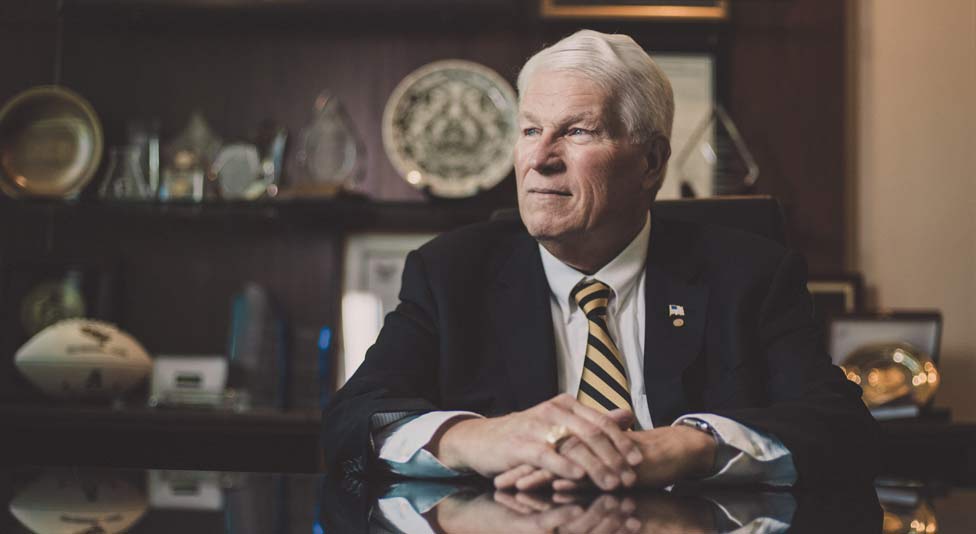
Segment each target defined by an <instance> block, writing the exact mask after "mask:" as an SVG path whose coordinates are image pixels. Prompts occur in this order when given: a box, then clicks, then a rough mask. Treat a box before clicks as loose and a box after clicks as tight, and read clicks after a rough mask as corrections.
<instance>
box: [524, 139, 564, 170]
mask: <svg viewBox="0 0 976 534" xmlns="http://www.w3.org/2000/svg"><path fill="white" fill-rule="evenodd" d="M528 163H529V167H530V168H531V169H532V170H534V171H536V172H538V173H539V174H552V173H557V172H562V171H563V170H565V169H566V165H565V163H564V162H563V158H562V154H561V151H560V149H559V145H558V142H557V141H556V140H554V139H553V138H551V137H550V136H543V137H542V138H540V139H539V141H538V142H537V143H536V144H535V146H533V147H532V153H531V154H530V155H529V160H528Z"/></svg>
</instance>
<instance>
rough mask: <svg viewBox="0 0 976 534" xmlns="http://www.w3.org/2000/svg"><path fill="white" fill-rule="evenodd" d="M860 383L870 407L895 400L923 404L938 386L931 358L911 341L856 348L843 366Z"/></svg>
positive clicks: (887, 403) (916, 404) (846, 372)
mask: <svg viewBox="0 0 976 534" xmlns="http://www.w3.org/2000/svg"><path fill="white" fill-rule="evenodd" d="M841 369H842V370H843V371H844V374H845V375H847V379H848V380H850V381H852V382H854V383H856V384H858V385H860V386H861V389H862V390H863V391H864V394H863V395H862V398H863V399H864V404H865V405H867V407H868V408H877V407H880V406H890V405H892V404H913V405H915V406H919V407H921V406H924V405H925V404H926V403H927V402H928V401H929V399H931V398H932V395H934V394H935V391H936V390H937V389H938V387H939V380H940V377H939V371H938V370H937V369H936V367H935V363H933V362H932V359H931V358H929V356H928V355H927V354H925V353H923V352H922V351H920V350H918V349H917V348H915V347H914V346H912V345H910V344H908V343H878V344H870V345H865V346H863V347H861V348H859V349H858V350H856V351H854V352H853V353H852V354H851V355H850V356H849V357H848V358H847V360H846V361H845V362H844V364H843V365H842V366H841Z"/></svg>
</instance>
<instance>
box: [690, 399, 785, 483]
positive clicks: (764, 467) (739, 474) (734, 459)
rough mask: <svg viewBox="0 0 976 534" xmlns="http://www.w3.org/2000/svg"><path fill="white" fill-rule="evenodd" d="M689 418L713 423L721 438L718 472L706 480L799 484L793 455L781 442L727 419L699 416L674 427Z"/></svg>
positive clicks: (710, 415) (692, 416)
mask: <svg viewBox="0 0 976 534" xmlns="http://www.w3.org/2000/svg"><path fill="white" fill-rule="evenodd" d="M685 419H698V420H700V421H704V422H706V423H708V424H709V426H711V427H712V428H713V429H714V430H715V433H716V434H717V436H718V439H719V449H718V451H717V453H716V462H715V463H716V467H717V472H716V473H715V474H714V475H712V476H710V477H708V478H706V479H704V480H706V481H713V482H722V483H748V482H759V483H763V484H769V485H772V486H790V485H792V484H793V483H794V482H796V468H795V467H794V465H793V455H792V454H791V453H790V451H789V449H787V448H786V446H785V445H783V443H782V442H781V441H779V440H778V439H776V438H775V437H773V436H770V435H768V434H764V433H761V432H757V431H755V430H753V429H751V428H748V427H746V426H745V425H743V424H741V423H738V422H736V421H733V420H732V419H729V418H727V417H722V416H719V415H715V414H707V413H696V414H688V415H683V416H681V417H679V418H678V419H677V420H676V421H675V422H674V423H673V425H672V426H674V425H679V424H681V421H683V420H685Z"/></svg>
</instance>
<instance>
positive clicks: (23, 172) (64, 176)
mask: <svg viewBox="0 0 976 534" xmlns="http://www.w3.org/2000/svg"><path fill="white" fill-rule="evenodd" d="M102 145H103V138H102V126H101V123H100V122H99V120H98V115H96V114H95V110H94V109H93V108H92V106H91V104H89V103H88V101H87V100H85V99H84V98H83V97H81V96H80V95H78V94H77V93H75V92H74V91H71V90H69V89H65V88H64V87H56V86H40V87H33V88H31V89H28V90H26V91H24V92H22V93H20V94H18V95H17V96H15V97H13V98H12V99H10V100H9V101H7V103H6V104H5V105H4V106H3V108H0V189H2V190H3V192H4V193H7V194H8V195H10V196H15V197H17V196H39V197H69V196H72V195H74V194H76V193H78V192H79V191H81V189H82V188H83V187H84V186H85V185H86V184H87V183H88V182H89V181H91V179H92V177H93V176H94V175H95V171H96V169H98V163H99V161H100V160H101V158H102Z"/></svg>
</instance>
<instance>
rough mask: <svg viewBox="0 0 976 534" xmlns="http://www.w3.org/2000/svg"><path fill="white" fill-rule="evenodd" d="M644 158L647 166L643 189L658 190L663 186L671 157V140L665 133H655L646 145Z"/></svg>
mask: <svg viewBox="0 0 976 534" xmlns="http://www.w3.org/2000/svg"><path fill="white" fill-rule="evenodd" d="M644 158H645V162H646V163H647V168H646V169H645V171H644V176H643V179H642V180H641V189H643V190H645V191H652V190H653V191H656V190H657V189H659V188H660V187H661V182H662V181H664V174H665V172H666V171H667V169H668V160H670V159H671V141H670V140H669V139H668V138H667V137H665V136H663V135H660V134H657V135H655V136H654V137H652V138H651V140H650V141H648V142H647V145H646V146H645V156H644Z"/></svg>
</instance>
